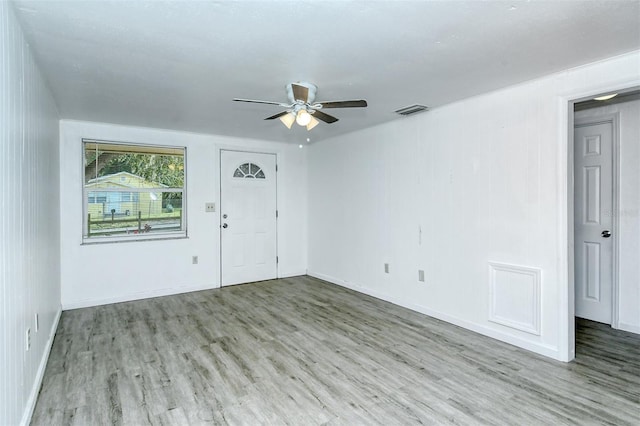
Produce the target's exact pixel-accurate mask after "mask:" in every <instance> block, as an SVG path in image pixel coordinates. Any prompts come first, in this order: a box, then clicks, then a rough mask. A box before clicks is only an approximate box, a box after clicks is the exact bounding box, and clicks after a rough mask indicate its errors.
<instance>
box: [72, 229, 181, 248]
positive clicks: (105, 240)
mask: <svg viewBox="0 0 640 426" xmlns="http://www.w3.org/2000/svg"><path fill="white" fill-rule="evenodd" d="M185 238H188V236H187V232H186V231H180V232H171V233H169V232H163V233H153V234H150V235H127V236H115V237H91V238H86V237H82V244H81V245H83V246H84V245H94V244H113V243H133V242H141V241H163V240H179V239H185Z"/></svg>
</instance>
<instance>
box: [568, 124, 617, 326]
mask: <svg viewBox="0 0 640 426" xmlns="http://www.w3.org/2000/svg"><path fill="white" fill-rule="evenodd" d="M574 152H575V155H574V158H575V179H574V182H575V186H574V190H575V192H574V194H575V199H574V225H575V248H574V253H575V302H576V316H577V317H580V318H586V319H590V320H593V321H598V322H602V323H606V324H611V320H612V317H611V310H612V288H613V240H614V238H615V236H614V235H613V229H612V228H613V215H614V211H613V124H612V123H611V122H604V123H597V124H586V125H576V126H575V129H574Z"/></svg>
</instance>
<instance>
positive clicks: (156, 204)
mask: <svg viewBox="0 0 640 426" xmlns="http://www.w3.org/2000/svg"><path fill="white" fill-rule="evenodd" d="M122 194H124V193H120V192H109V193H108V195H107V197H106V201H105V202H103V203H93V202H92V198H91V197H89V205H88V209H87V215H88V216H87V220H88V221H89V233H88V237H98V236H100V237H106V236H135V235H141V234H148V233H154V232H167V231H180V230H181V229H182V193H181V192H164V193H161V192H141V193H138V195H139V197H138V201H122V200H121V196H122Z"/></svg>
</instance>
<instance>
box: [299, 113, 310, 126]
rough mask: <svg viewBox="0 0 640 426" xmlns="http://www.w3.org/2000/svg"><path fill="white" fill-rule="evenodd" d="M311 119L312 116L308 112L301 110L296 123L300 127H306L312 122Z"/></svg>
mask: <svg viewBox="0 0 640 426" xmlns="http://www.w3.org/2000/svg"><path fill="white" fill-rule="evenodd" d="M311 118H312V117H311V114H309V113H308V112H307V110H304V109H301V110H300V111H298V115H297V116H296V123H298V124H299V125H300V126H306V125H307V124H309V123H310V122H311Z"/></svg>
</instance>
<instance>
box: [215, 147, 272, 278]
mask: <svg viewBox="0 0 640 426" xmlns="http://www.w3.org/2000/svg"><path fill="white" fill-rule="evenodd" d="M222 151H232V152H244V153H247V154H265V155H274V156H275V158H276V177H275V178H276V211H279V210H280V206H279V204H278V200H279V198H278V154H279V153H278V151H275V150H274V151H268V150H253V149H238V148H236V147H227V146H219V147H218V148H217V150H216V154H217V156H218V188H217V189H218V197H217V198H218V269H219V271H218V272H219V273H218V279H219V281H218V288H222V287H223V285H222ZM279 228H280V221H279V220H278V215H277V214H276V235H275V237H276V259H277V258H278V257H279V250H278V248H279V245H278V234H279ZM276 278H280V263H279V262H277V261H276Z"/></svg>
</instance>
